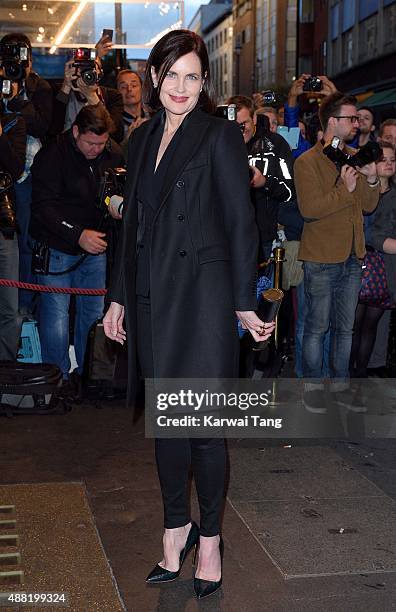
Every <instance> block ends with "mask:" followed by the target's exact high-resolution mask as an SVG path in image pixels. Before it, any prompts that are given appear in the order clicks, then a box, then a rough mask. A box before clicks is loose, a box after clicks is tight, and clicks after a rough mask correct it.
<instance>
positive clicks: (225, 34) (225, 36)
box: [224, 28, 227, 44]
mask: <svg viewBox="0 0 396 612" xmlns="http://www.w3.org/2000/svg"><path fill="white" fill-rule="evenodd" d="M226 42H227V28H225V29H224V44H225V43H226Z"/></svg>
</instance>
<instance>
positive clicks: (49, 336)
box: [39, 249, 106, 378]
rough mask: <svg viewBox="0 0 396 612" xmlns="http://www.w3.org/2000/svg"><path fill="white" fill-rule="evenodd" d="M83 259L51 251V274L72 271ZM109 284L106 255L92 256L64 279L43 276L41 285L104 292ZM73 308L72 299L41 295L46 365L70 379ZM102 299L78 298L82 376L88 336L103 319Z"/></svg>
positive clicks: (77, 337) (77, 345)
mask: <svg viewBox="0 0 396 612" xmlns="http://www.w3.org/2000/svg"><path fill="white" fill-rule="evenodd" d="M79 258H80V256H79V255H67V254H66V253H61V252H60V251H56V250H55V249H50V267H49V270H50V272H60V271H62V270H67V269H68V268H70V267H71V266H72V265H73V264H74V263H75V262H76V261H77V260H78V259H79ZM105 281H106V255H105V254H103V255H88V256H87V257H86V258H85V259H84V261H83V262H82V263H81V264H80V265H79V266H78V268H76V270H74V271H73V272H68V273H66V274H62V275H60V276H50V275H45V276H44V275H40V276H39V283H40V284H41V285H46V286H49V287H80V288H91V289H102V288H104V287H105ZM69 304H70V295H68V294H58V293H41V297H40V317H39V334H40V342H41V353H42V358H43V362H46V363H54V364H56V365H57V366H59V368H60V369H61V371H62V374H63V378H67V377H68V372H69V370H70V359H69ZM103 305H104V298H103V297H102V296H91V295H77V296H76V318H75V325H74V348H75V352H76V360H77V366H78V367H77V372H78V373H79V374H81V373H82V370H83V366H84V357H85V349H86V346H87V338H88V332H89V329H90V327H91V326H92V324H93V323H94V322H95V321H96V320H97V319H99V318H101V317H102V315H103Z"/></svg>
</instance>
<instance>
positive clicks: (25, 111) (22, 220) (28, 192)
mask: <svg viewBox="0 0 396 612" xmlns="http://www.w3.org/2000/svg"><path fill="white" fill-rule="evenodd" d="M1 43H4V44H7V45H18V46H19V47H24V48H26V49H27V51H28V59H27V61H26V62H25V66H24V69H23V75H22V79H20V80H18V82H16V83H14V84H13V87H14V91H13V92H12V95H11V96H9V97H7V98H4V99H3V100H2V106H3V110H4V111H5V112H7V113H17V114H18V115H21V116H22V117H23V119H24V120H25V124H26V133H27V135H26V145H25V146H26V156H25V167H24V169H23V172H22V173H21V176H20V177H19V179H18V181H17V182H15V207H16V215H17V219H18V225H19V230H20V232H19V234H18V244H19V264H20V265H19V268H20V269H19V277H20V280H22V281H24V282H28V283H29V282H35V280H36V278H35V277H34V275H32V274H31V259H32V240H31V238H30V236H29V224H30V209H31V198H32V182H31V175H30V168H31V165H32V163H33V159H34V156H35V154H36V153H37V151H38V150H39V149H40V148H41V146H42V144H43V142H44V139H45V137H46V134H47V131H48V128H49V126H50V123H51V117H52V91H51V87H50V85H49V83H48V82H47V81H45V80H44V79H42V78H41V77H40V76H39V75H38V74H36V73H35V72H33V70H32V46H31V43H30V40H29V38H28V37H27V36H26V34H22V33H18V32H13V33H11V34H6V35H5V36H3V38H2V39H1ZM15 86H16V87H15ZM19 308H20V311H21V312H24V313H31V312H33V310H34V293H33V292H32V291H24V290H20V291H19Z"/></svg>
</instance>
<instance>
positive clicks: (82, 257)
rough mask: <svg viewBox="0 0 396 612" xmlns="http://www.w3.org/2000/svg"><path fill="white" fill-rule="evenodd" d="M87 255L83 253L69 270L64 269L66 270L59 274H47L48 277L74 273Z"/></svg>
mask: <svg viewBox="0 0 396 612" xmlns="http://www.w3.org/2000/svg"><path fill="white" fill-rule="evenodd" d="M87 255H88V253H83V254H82V255H81V257H80V259H78V260H77V261H75V262H74V264H73V265H71V266H70V267H69V268H66V270H62V271H61V272H48V276H61V275H62V274H68V273H69V272H74V270H77V268H78V266H80V265H81V264H82V262H83V261H84V259H86V257H87Z"/></svg>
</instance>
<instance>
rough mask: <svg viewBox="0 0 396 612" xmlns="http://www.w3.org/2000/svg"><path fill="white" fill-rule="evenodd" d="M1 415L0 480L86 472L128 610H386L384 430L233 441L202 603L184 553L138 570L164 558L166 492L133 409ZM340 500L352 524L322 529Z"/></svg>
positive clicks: (394, 589)
mask: <svg viewBox="0 0 396 612" xmlns="http://www.w3.org/2000/svg"><path fill="white" fill-rule="evenodd" d="M0 429H1V433H0V436H1V445H0V463H1V467H2V469H1V472H0V484H7V483H24V482H40V483H44V482H54V481H57V482H71V481H74V482H75V481H84V482H85V484H86V487H87V494H88V501H89V504H90V507H91V510H92V512H93V515H94V519H95V522H96V525H97V527H98V530H99V534H100V537H101V540H102V544H103V547H104V550H105V553H106V555H107V557H108V560H109V562H110V565H111V567H112V569H113V572H114V575H115V579H116V581H117V584H118V587H119V589H120V592H121V595H122V598H123V600H124V603H125V606H126V609H127V610H128V612H154V611H159V612H171V611H172V612H177V611H184V610H186V611H193V610H201V609H202V610H205V611H206V610H207V611H215V610H224V611H226V612H256V611H257V610H260V611H269V612H283V611H285V612H286V611H287V612H294V611H296V612H318V611H319V610H320V611H323V612H354V611H356V612H371V611H372V612H378V611H381V612H390V611H391V610H396V537H395V524H396V522H395V520H394V519H395V507H396V504H395V498H396V482H395V481H396V479H395V473H396V472H395V461H394V460H395V454H396V444H395V443H394V441H392V440H391V441H388V442H386V443H381V442H380V441H371V442H370V445H371V446H370V448H369V446H368V445H364V444H355V445H353V444H347V443H338V444H337V443H336V442H332V443H331V445H332V449H330V447H329V446H328V445H327V444H326V443H323V441H322V443H321V444H319V443H317V444H314V443H313V442H310V443H309V444H310V445H309V446H304V445H303V444H302V442H300V443H299V444H298V445H295V444H293V447H292V449H286V448H282V443H281V442H280V441H273V442H272V443H271V444H270V445H267V444H265V443H263V442H261V443H260V441H254V440H251V441H240V442H237V441H231V442H230V444H229V447H230V464H231V479H230V486H229V493H228V500H227V502H226V506H225V514H224V523H223V537H224V542H225V553H224V569H223V574H224V578H223V585H224V586H223V589H222V591H221V592H219V593H218V594H216V595H214V596H213V597H210V598H208V599H207V600H203V601H202V602H200V604H198V602H197V601H196V600H195V598H194V595H193V588H192V568H191V564H190V560H189V559H187V561H186V563H185V565H184V567H183V570H182V574H181V576H180V578H179V579H178V580H177V581H175V582H173V583H170V584H169V585H163V586H162V587H156V586H147V585H146V584H145V581H144V579H145V576H146V575H147V574H148V572H149V571H150V570H151V568H152V567H153V566H154V565H155V563H156V562H157V561H159V560H160V558H161V537H162V504H161V499H160V492H159V485H158V481H157V477H156V473H155V464H154V455H153V442H152V440H146V439H145V438H144V423H143V419H140V421H138V423H137V424H136V425H134V426H133V425H132V419H131V415H130V413H129V412H128V410H127V409H125V408H123V407H110V406H107V407H105V408H104V409H102V410H98V409H96V408H94V407H92V406H77V407H76V408H75V409H74V410H73V411H72V412H71V413H69V414H67V415H63V416H48V417H18V418H17V417H15V418H14V419H6V418H3V419H1V421H0ZM254 447H256V448H254ZM257 447H258V448H259V449H262V450H258V448H257ZM371 452H372V453H373V454H372V455H371V454H370V453H371ZM287 453H289V454H287ZM351 467H354V468H355V469H350V468H351ZM330 498H331V499H330ZM392 498H393V499H392ZM329 500H330V501H329ZM345 504H347V505H348V508H349V514H348V516H349V523H348V525H346V528H352V529H357V531H358V534H356V533H352V534H349V535H348V534H346V535H345V536H344V535H341V536H334V534H329V529H331V528H336V527H341V528H342V527H343V525H341V524H340V523H341V520H342V519H343V518H345V516H346V515H345V513H344V514H343V512H344V511H345ZM343 508H344V510H343ZM315 513H316V514H315ZM318 514H319V515H320V516H318ZM193 516H194V518H197V517H198V513H197V507H196V501H195V497H193ZM380 517H382V518H380ZM54 519H56V517H54ZM297 519H298V520H297ZM320 526H321V527H320ZM324 534H325V535H324ZM326 534H327V535H326ZM334 537H336V538H338V540H334ZM340 538H344V539H343V540H342V542H345V549H344V551H343V550H342V546H343V545H341V548H340V544H339V543H340V542H341V540H340ZM350 538H355V540H354V542H353V544H352V545H351V542H352V540H351V539H350ZM334 542H336V544H334ZM384 542H386V545H384V544H383V543H384ZM373 543H374V548H375V546H377V547H378V549H377V550H376V551H374V550H373ZM77 552H78V551H77ZM269 555H271V558H272V560H271V558H270V556H269ZM370 563H371V564H372V569H371V571H370V572H369V571H368V569H369V564H370ZM381 564H382V565H381ZM312 568H313V570H314V571H312ZM390 570H391V571H390ZM337 572H341V574H339V575H337ZM348 572H354V573H349V574H348ZM324 574H327V575H324ZM291 576H299V577H294V578H292V577H291ZM3 589H4V587H3ZM53 590H54V591H55V590H56V585H53ZM95 606H96V604H95ZM95 606H93V605H90V602H87V608H86V610H81V612H88V611H89V612H93V611H94V610H96V609H97V610H98V612H99V610H100V612H112V611H111V610H104V609H103V608H100V607H99V608H96V607H95ZM43 611H44V612H45V609H43Z"/></svg>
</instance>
